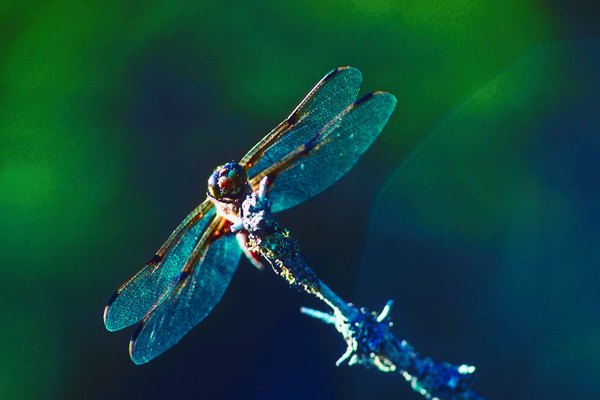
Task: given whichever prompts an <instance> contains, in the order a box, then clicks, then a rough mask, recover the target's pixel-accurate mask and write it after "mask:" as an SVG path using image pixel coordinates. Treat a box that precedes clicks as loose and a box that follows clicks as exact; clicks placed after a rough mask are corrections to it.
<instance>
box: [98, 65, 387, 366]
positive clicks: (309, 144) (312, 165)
mask: <svg viewBox="0 0 600 400" xmlns="http://www.w3.org/2000/svg"><path fill="white" fill-rule="evenodd" d="M361 81H362V78H361V73H360V71H359V70H357V69H355V68H351V67H340V68H337V69H335V70H333V71H331V72H330V73H329V74H327V75H326V76H325V77H324V78H323V79H321V81H319V83H317V85H316V86H315V87H314V88H313V89H312V90H311V91H310V92H309V93H308V95H307V96H306V97H305V98H304V100H302V102H301V103H300V104H299V105H298V107H296V109H295V110H294V111H293V112H292V113H291V114H290V116H289V117H288V118H287V119H285V120H284V121H283V122H281V123H280V124H279V125H278V126H277V127H276V128H275V129H273V130H272V131H271V132H270V133H269V134H267V135H266V136H265V137H264V138H263V139H262V140H261V141H260V142H258V143H257V144H256V145H255V146H254V147H253V148H252V149H251V150H250V151H249V152H248V153H247V154H246V155H245V156H244V157H243V158H242V159H241V161H240V162H239V163H228V164H225V165H223V166H220V167H217V168H216V169H215V170H214V172H213V173H212V175H211V176H210V178H209V180H208V193H207V198H206V200H204V201H203V202H202V203H201V204H200V205H199V206H197V207H196V208H195V209H194V210H193V211H192V212H191V213H190V214H189V215H188V216H187V217H186V218H185V219H184V220H183V222H182V223H181V224H180V225H179V226H178V227H177V229H175V231H174V232H173V233H172V234H171V236H169V238H168V239H167V241H166V242H165V243H164V244H163V245H162V247H161V248H160V249H159V250H158V251H157V253H156V254H155V255H154V256H153V257H152V258H151V259H150V261H149V262H148V263H147V264H146V265H145V266H144V268H142V270H140V271H139V272H138V273H137V274H136V275H134V276H133V277H132V278H130V279H129V280H128V281H127V282H125V283H124V284H123V285H122V286H121V287H120V288H119V289H118V290H117V292H116V293H115V294H114V295H113V296H112V297H111V298H110V300H109V301H108V304H107V306H106V308H105V310H104V323H105V325H106V328H107V329H108V330H110V331H116V330H119V329H123V328H125V327H127V326H130V325H133V324H135V323H138V322H139V325H138V327H137V329H136V330H135V332H134V333H133V335H132V338H131V341H130V345H129V352H130V355H131V359H132V360H133V362H134V363H136V364H142V363H145V362H148V361H150V360H152V359H153V358H155V357H156V356H158V355H159V354H161V353H162V352H164V351H165V350H167V349H169V348H170V347H171V346H173V345H174V344H176V343H177V342H178V341H179V340H180V339H181V338H182V337H183V336H184V335H185V334H186V333H187V332H189V331H190V329H192V328H193V327H194V326H195V325H197V324H198V323H200V322H201V321H202V320H203V319H204V318H205V317H206V316H207V315H208V313H209V312H210V311H211V310H212V308H213V307H214V306H215V305H216V304H217V302H218V301H219V300H220V299H221V297H222V296H223V293H224V292H225V289H226V288H227V286H228V285H229V282H230V280H231V277H232V275H233V273H234V271H235V269H236V267H237V264H238V261H239V258H240V256H241V254H242V252H245V254H246V256H248V258H249V259H250V261H251V262H253V263H254V264H255V265H257V266H261V265H262V262H263V260H262V258H261V256H260V255H259V254H257V252H255V251H252V250H250V249H249V247H248V246H247V244H248V240H249V237H252V235H251V234H250V235H249V232H248V231H247V230H246V229H244V225H243V224H242V217H243V212H244V211H243V209H242V205H243V203H244V201H245V200H246V199H249V198H250V197H251V196H252V195H253V194H254V195H255V194H256V192H260V193H261V198H262V197H264V196H265V194H266V193H268V195H269V200H270V204H272V207H270V208H269V212H270V211H271V209H272V211H273V212H277V211H281V210H284V209H287V208H290V207H293V206H296V205H298V204H300V203H302V202H304V201H305V200H307V199H309V198H311V197H313V196H315V195H317V194H319V193H321V192H322V191H323V190H325V189H327V188H328V187H329V186H331V185H332V184H334V183H335V182H336V181H337V180H338V179H340V178H341V177H342V176H343V175H345V174H346V173H347V172H348V171H349V170H350V169H351V168H352V166H353V165H354V164H355V163H356V162H357V161H358V159H359V158H360V156H361V155H362V153H364V152H365V151H366V149H367V148H368V147H369V146H370V145H371V144H372V143H373V141H374V140H375V139H376V138H377V136H378V135H379V133H380V132H381V130H382V129H383V127H384V126H385V124H386V123H387V121H388V119H389V117H390V115H391V113H392V111H393V110H394V107H395V105H396V99H395V97H394V96H393V95H391V94H389V93H385V92H373V93H370V94H367V95H365V96H364V97H362V98H360V99H359V100H356V97H357V94H358V90H359V88H360V84H361ZM259 187H260V190H259ZM270 204H269V205H270ZM232 228H233V229H232Z"/></svg>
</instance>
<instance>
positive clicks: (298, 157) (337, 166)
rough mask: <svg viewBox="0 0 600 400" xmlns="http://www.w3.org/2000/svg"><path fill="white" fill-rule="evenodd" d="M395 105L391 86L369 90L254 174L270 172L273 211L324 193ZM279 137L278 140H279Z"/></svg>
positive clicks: (369, 141)
mask: <svg viewBox="0 0 600 400" xmlns="http://www.w3.org/2000/svg"><path fill="white" fill-rule="evenodd" d="M395 106H396V98H395V97H394V96H393V95H392V94H390V93H386V92H374V93H371V94H368V95H366V96H364V97H362V98H361V99H359V100H357V101H355V102H354V103H352V104H350V105H349V106H347V107H346V108H345V109H344V110H343V111H342V112H341V113H339V114H338V115H337V116H336V117H334V118H333V119H331V120H330V121H329V122H328V123H327V124H325V125H324V126H323V127H321V128H320V129H319V130H318V131H316V132H315V133H313V135H312V136H311V137H310V138H309V139H307V140H306V141H305V142H303V143H301V144H300V145H299V146H298V147H296V148H294V149H293V150H292V151H289V152H288V153H286V154H284V155H282V156H281V157H280V158H279V160H277V161H276V162H274V163H273V164H272V165H270V166H269V167H267V168H266V169H264V170H262V171H260V172H259V173H257V174H256V175H254V176H253V177H252V178H251V182H250V183H251V185H252V187H255V186H256V185H257V184H258V182H259V181H260V180H261V179H262V178H263V177H264V176H267V175H268V176H269V177H270V178H271V186H270V189H269V198H270V200H271V201H272V202H273V211H274V212H277V211H281V210H284V209H286V208H289V207H293V206H295V205H297V204H300V203H302V202H303V201H305V200H307V199H309V198H311V197H313V196H315V195H317V194H319V193H321V192H322V191H324V190H325V189H327V188H328V187H329V186H331V185H333V184H334V183H335V182H336V181H337V180H338V179H340V178H341V177H342V176H344V175H345V174H346V173H347V172H348V171H349V170H350V169H351V168H352V167H353V166H354V164H356V162H357V161H358V159H359V158H360V156H361V155H362V154H363V153H364V152H365V151H366V150H367V149H368V148H369V146H370V145H371V144H372V143H373V141H375V139H376V138H377V136H378V135H379V133H380V132H381V130H382V129H383V127H384V126H385V124H386V123H387V121H388V119H389V118H390V115H391V114H392V112H393V111H394V108H395ZM277 145H278V143H276V144H275V146H277Z"/></svg>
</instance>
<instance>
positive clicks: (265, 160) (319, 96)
mask: <svg viewBox="0 0 600 400" xmlns="http://www.w3.org/2000/svg"><path fill="white" fill-rule="evenodd" d="M361 82H362V76H361V73H360V71H359V70H357V69H356V68H352V67H340V68H337V69H334V70H333V71H331V72H330V73H328V74H327V75H326V76H325V77H324V78H323V79H321V80H320V81H319V83H317V85H316V86H315V87H314V88H313V89H312V90H311V91H310V92H309V94H308V95H307V96H306V97H305V98H304V100H302V102H301V103H300V104H299V105H298V106H297V107H296V109H295V110H294V111H293V112H292V113H291V114H290V116H289V117H288V118H287V119H286V120H285V121H283V122H282V123H281V124H279V125H278V126H277V127H276V128H275V129H273V131H271V132H270V133H269V134H268V135H267V136H265V137H264V138H263V139H262V140H261V141H260V142H259V143H258V144H257V145H256V146H254V148H252V150H250V151H249V152H248V153H247V154H246V155H245V156H244V157H243V158H242V160H241V161H240V164H241V165H242V166H244V167H245V168H246V169H249V171H248V176H249V177H250V178H252V177H253V176H256V175H258V174H259V173H260V172H261V171H263V170H265V169H268V168H269V167H271V166H273V165H274V164H277V163H278V162H280V160H281V159H282V158H284V157H285V156H286V155H288V154H289V153H291V152H293V151H294V150H295V149H297V148H298V147H300V146H302V144H303V143H305V142H307V141H308V140H310V139H311V138H312V137H313V136H314V135H315V133H316V132H319V131H321V130H322V128H323V127H324V126H325V125H326V124H327V123H328V122H330V121H331V120H332V119H333V118H335V117H336V116H337V115H338V114H340V113H341V112H342V111H343V110H344V109H345V108H346V107H348V105H349V104H350V103H352V102H353V101H354V100H356V96H357V95H358V91H359V89H360V84H361ZM254 187H255V186H254ZM303 200H306V199H303ZM297 204H298V203H291V202H288V203H287V204H286V207H283V208H289V207H293V206H294V205H297ZM283 208H281V207H280V208H278V210H282V209H283Z"/></svg>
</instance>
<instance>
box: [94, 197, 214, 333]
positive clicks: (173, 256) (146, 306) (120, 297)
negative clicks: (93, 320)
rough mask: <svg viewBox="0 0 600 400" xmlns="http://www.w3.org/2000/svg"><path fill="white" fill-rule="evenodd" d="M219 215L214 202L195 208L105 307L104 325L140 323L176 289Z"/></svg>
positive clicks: (126, 325) (113, 327)
mask: <svg viewBox="0 0 600 400" xmlns="http://www.w3.org/2000/svg"><path fill="white" fill-rule="evenodd" d="M214 218H219V217H216V213H215V210H214V207H212V203H210V201H208V200H207V201H205V202H204V203H202V204H201V205H200V206H198V207H197V208H196V209H195V210H194V211H192V212H191V213H190V214H189V215H188V216H187V217H186V219H184V220H183V222H182V223H181V224H180V225H179V227H178V228H177V229H176V230H175V231H174V232H173V234H172V235H171V236H170V237H169V239H167V241H166V242H165V244H164V245H163V246H162V247H161V249H160V250H159V251H158V254H157V255H156V256H154V257H153V258H152V260H150V262H149V263H148V264H146V266H145V267H144V268H142V269H141V270H140V271H139V272H138V273H137V274H136V275H134V276H133V277H132V278H131V279H129V280H128V281H127V282H125V283H124V284H123V285H122V286H121V287H120V288H119V290H118V291H117V292H116V293H115V294H114V295H113V297H111V299H110V300H109V301H108V304H107V306H106V308H105V310H104V324H105V325H106V328H107V329H108V330H110V331H116V330H119V329H123V328H126V327H128V326H130V325H133V324H135V323H136V322H139V321H140V320H141V319H142V318H144V316H145V315H146V314H147V313H148V312H150V311H152V309H153V308H154V307H156V306H157V305H158V304H159V303H160V299H161V298H165V297H166V296H165V294H166V293H168V292H169V291H170V290H172V289H173V287H174V286H175V284H176V283H177V279H178V277H179V274H180V272H181V270H182V268H183V266H184V265H185V263H186V261H187V260H188V258H189V257H190V255H191V254H192V251H193V249H194V247H195V246H196V244H197V243H198V240H199V239H200V238H201V237H202V235H203V234H204V232H205V230H206V229H207V227H208V226H209V225H210V223H211V221H212V220H213V219H214Z"/></svg>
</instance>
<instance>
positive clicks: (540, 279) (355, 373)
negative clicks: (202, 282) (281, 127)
mask: <svg viewBox="0 0 600 400" xmlns="http://www.w3.org/2000/svg"><path fill="white" fill-rule="evenodd" d="M588 3H591V2H587V1H566V0H518V1H517V0H506V1H502V2H498V1H469V0H465V1H462V0H461V1H454V2H445V1H403V2H399V1H383V0H374V1H350V2H346V3H340V2H333V1H296V2H289V3H288V2H281V1H256V2H247V3H245V2H244V3H242V2H238V3H235V2H220V3H211V4H208V3H205V2H176V3H175V2H167V1H154V2H148V3H145V4H143V3H141V2H120V1H103V2H94V3H92V2H75V1H72V2H67V1H47V2H22V1H19V2H17V1H0V233H1V235H2V236H1V240H0V256H1V259H2V260H3V262H2V267H1V268H0V317H1V318H0V358H1V360H2V362H0V398H2V399H17V398H18V399H38V398H44V399H45V398H48V399H53V398H56V399H83V398H86V399H87V398H89V399H96V398H163V397H166V396H171V397H174V398H179V397H183V396H188V397H191V398H202V399H309V398H310V399H373V398H377V399H418V398H420V396H418V395H417V394H416V393H413V392H412V391H411V389H410V388H409V387H408V384H407V383H406V382H404V381H403V380H402V379H401V378H400V377H398V376H397V375H393V374H387V375H384V374H381V373H378V372H375V371H368V370H363V369H359V368H349V367H339V368H336V367H335V365H334V362H335V360H337V358H338V357H339V356H340V355H341V354H342V353H343V351H344V349H345V345H344V343H343V342H342V340H341V338H340V337H339V336H338V334H337V333H336V332H335V331H334V330H333V329H332V328H331V327H327V326H323V325H321V324H320V323H319V322H317V321H314V320H310V319H308V318H306V317H304V316H302V315H300V314H299V312H298V308H299V307H300V306H302V305H308V306H312V307H317V308H321V305H320V304H318V303H316V302H315V301H314V300H313V299H311V298H309V297H308V296H306V295H303V294H301V293H297V292H296V291H294V290H290V289H289V288H288V287H287V286H286V284H285V283H284V282H283V281H281V279H279V278H277V277H275V276H274V274H272V273H271V272H270V271H264V272H260V271H257V270H255V269H254V268H253V267H251V266H250V264H249V263H248V262H247V261H246V260H242V261H241V262H240V265H239V268H238V271H237V272H236V275H235V276H234V278H233V281H232V283H231V285H230V288H229V289H228V291H227V292H226V294H225V296H224V298H223V300H222V301H221V303H220V304H219V305H218V306H217V307H216V308H215V309H214V310H213V312H212V313H211V314H210V316H209V317H208V318H207V319H206V320H205V321H204V322H202V324H201V325H199V326H198V327H197V328H196V329H194V330H193V331H192V332H191V333H190V334H188V335H187V336H186V337H185V338H184V339H183V340H182V341H181V342H180V344H179V345H177V346H175V347H174V348H173V349H171V350H169V351H168V352H167V353H165V354H164V355H162V356H160V357H159V358H157V359H156V360H154V361H152V362H150V363H149V364H147V365H143V366H140V367H136V366H134V364H133V363H132V362H131V361H130V359H129V356H128V352H127V345H128V339H129V335H130V333H131V331H124V332H118V333H109V332H107V331H106V330H105V329H104V325H103V322H102V312H103V308H104V305H105V303H106V300H107V299H108V298H109V297H110V295H112V293H113V292H114V291H115V289H116V288H117V287H118V286H119V285H120V284H121V283H122V282H123V281H124V280H125V279H127V278H128V277H129V276H131V275H132V274H133V273H134V272H136V271H137V270H138V269H139V268H140V267H141V266H142V265H143V264H144V263H145V262H146V261H147V260H148V258H149V257H150V256H151V255H152V254H154V252H155V251H156V249H157V248H158V247H159V246H160V245H161V244H162V242H163V241H164V240H165V239H166V237H167V236H168V235H169V233H170V232H171V231H172V230H173V229H174V228H175V227H176V226H177V225H178V224H179V222H180V221H181V220H182V219H183V218H184V217H185V216H186V215H187V213H188V212H189V211H190V210H191V209H192V208H193V207H194V206H195V205H196V204H198V203H199V202H200V201H202V200H203V198H204V196H205V190H206V189H205V182H206V179H207V178H208V175H209V174H210V172H211V171H212V169H213V168H214V167H215V166H216V165H219V164H222V163H224V162H227V161H231V160H235V159H239V158H240V157H241V156H242V155H243V154H244V153H245V152H246V151H247V150H248V149H249V148H250V147H251V146H252V145H253V144H254V143H255V142H257V141H258V140H259V139H260V138H261V137H262V135H264V134H265V133H266V132H268V131H269V130H270V129H271V128H273V127H274V126H275V125H276V124H277V123H279V122H280V121H281V120H282V119H283V118H285V117H286V116H287V115H288V114H289V112H290V111H291V110H292V109H293V108H294V107H295V106H296V104H297V103H298V102H299V101H300V100H301V99H302V98H303V96H304V95H305V94H306V93H307V92H308V91H309V90H310V89H311V88H312V86H313V85H314V84H315V83H316V82H317V81H318V80H319V79H320V78H321V77H322V76H323V75H324V74H325V73H327V72H328V71H330V70H331V69H333V68H335V67H337V66H339V65H352V66H355V67H357V68H359V69H360V70H361V71H362V72H363V78H364V83H363V88H364V90H363V93H367V92H369V91H372V90H377V89H381V90H387V91H389V92H392V93H393V94H395V95H396V97H397V98H398V106H397V109H396V111H395V113H394V115H393V116H392V119H391V120H390V123H389V124H388V126H387V127H386V128H385V130H384V131H383V133H382V135H381V136H380V138H379V139H378V140H377V142H376V143H375V144H374V145H373V147H372V148H371V149H370V150H369V151H368V152H367V153H366V154H365V155H364V157H363V158H362V159H361V161H360V162H359V164H358V165H357V166H356V167H355V168H354V169H353V170H352V171H351V172H350V173H349V174H348V175H347V176H346V177H344V178H343V179H342V180H341V181H340V182H339V183H338V184H337V185H335V186H334V187H332V188H331V189H330V190H328V191H327V192H325V193H323V194H321V195H319V196H318V197H316V198H314V199H312V200H310V201H309V202H307V203H305V204H303V205H301V206H299V207H297V208H294V209H291V210H288V211H285V212H283V213H282V214H281V215H280V220H281V221H282V222H283V223H284V224H285V225H286V226H287V227H288V228H289V229H290V230H291V231H292V233H293V234H294V235H295V236H296V238H297V239H298V240H299V241H300V243H301V246H302V249H303V252H304V253H305V255H306V257H307V258H308V259H309V260H310V261H311V263H312V265H313V267H314V269H315V270H316V271H317V273H318V274H319V275H320V277H321V278H322V279H323V280H324V281H325V282H327V283H328V284H329V285H330V286H331V287H332V288H333V289H334V290H335V291H336V292H337V293H338V294H340V295H341V296H342V297H344V298H345V299H347V300H348V301H357V302H358V303H359V304H360V305H364V306H368V307H370V308H373V309H380V308H381V307H382V306H383V304H384V302H385V301H386V300H387V299H388V298H393V299H395V300H396V303H395V306H394V307H395V308H394V310H393V314H392V317H393V319H394V321H395V328H394V329H395V333H396V334H397V336H399V337H402V338H405V339H407V340H409V341H410V342H411V343H412V344H413V345H414V346H415V347H416V349H417V350H418V351H420V352H421V353H422V354H423V355H429V356H431V357H433V358H435V359H438V360H446V361H449V362H453V363H457V364H460V363H470V364H474V365H476V366H477V368H478V375H479V378H478V383H477V385H476V388H477V390H478V392H479V393H480V394H481V395H482V396H484V397H486V398H490V399H492V398H497V399H507V398H511V399H531V398H548V399H563V398H577V399H598V398H600V383H599V378H600V361H599V360H600V322H599V321H600V315H599V311H598V310H600V295H599V292H598V289H597V286H598V283H597V282H598V278H599V276H600V274H598V261H599V260H600V206H599V204H600V179H599V178H598V170H599V167H600V117H599V115H600V113H599V108H600V107H599V105H600V76H599V75H600V45H599V43H600V42H599V39H600V32H599V30H600V26H599V25H598V20H599V17H600V14H599V13H598V10H597V9H596V8H595V7H593V6H591V5H590V4H588Z"/></svg>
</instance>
